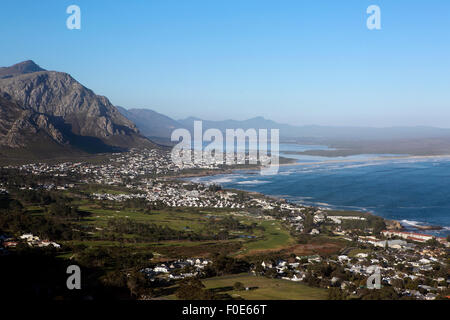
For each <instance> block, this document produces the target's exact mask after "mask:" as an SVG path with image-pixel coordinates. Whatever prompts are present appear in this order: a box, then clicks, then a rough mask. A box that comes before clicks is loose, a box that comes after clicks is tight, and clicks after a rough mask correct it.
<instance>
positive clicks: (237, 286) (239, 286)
mask: <svg viewBox="0 0 450 320" xmlns="http://www.w3.org/2000/svg"><path fill="white" fill-rule="evenodd" d="M233 288H234V290H236V291H241V290H244V285H243V284H242V282H235V283H234V285H233Z"/></svg>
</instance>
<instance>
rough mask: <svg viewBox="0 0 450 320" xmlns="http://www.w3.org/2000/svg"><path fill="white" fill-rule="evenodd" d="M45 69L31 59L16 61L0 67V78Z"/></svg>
mask: <svg viewBox="0 0 450 320" xmlns="http://www.w3.org/2000/svg"><path fill="white" fill-rule="evenodd" d="M40 71H46V70H45V69H43V68H41V67H40V66H38V65H37V64H36V63H35V62H34V61H33V60H26V61H23V62H19V63H16V64H15V65H12V66H10V67H3V68H0V79H2V78H3V79H4V78H11V77H14V76H17V75H21V74H27V73H33V72H40Z"/></svg>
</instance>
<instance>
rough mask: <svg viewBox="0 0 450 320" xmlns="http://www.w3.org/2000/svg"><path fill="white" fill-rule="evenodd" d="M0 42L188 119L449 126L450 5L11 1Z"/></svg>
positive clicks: (112, 93)
mask: <svg viewBox="0 0 450 320" xmlns="http://www.w3.org/2000/svg"><path fill="white" fill-rule="evenodd" d="M71 4H76V5H79V6H80V8H81V14H82V17H81V20H82V22H81V24H82V25H81V30H68V29H67V28H66V19H67V17H68V14H66V8H67V7H68V6H69V5H71ZM371 4H376V5H378V6H380V8H381V24H382V29H381V30H374V31H370V30H368V29H367V28H366V19H367V17H368V15H367V14H366V8H367V7H368V6H369V5H371ZM0 38H1V44H0V52H1V53H0V66H8V65H12V64H14V63H16V62H19V61H22V60H27V59H32V60H34V61H35V62H36V63H38V64H39V65H41V66H42V67H44V68H46V69H49V70H58V71H65V72H68V73H70V74H71V75H72V76H73V77H74V78H76V79H77V80H78V81H80V82H81V83H82V84H84V85H85V86H87V87H89V88H91V89H92V90H94V91H95V92H96V93H97V94H101V95H105V96H107V97H108V98H110V100H111V101H112V102H113V103H114V104H116V105H121V106H124V107H126V108H131V107H138V108H142V107H143V108H150V109H153V110H156V111H158V112H161V113H164V114H167V115H169V116H171V117H174V118H176V119H178V118H184V117H187V116H197V117H200V118H204V119H211V120H220V119H228V118H233V119H246V118H250V117H255V116H264V117H266V118H269V119H273V120H276V121H280V122H285V123H290V124H297V125H303V124H321V125H363V126H392V125H408V126H410V125H433V126H440V127H450V121H448V119H449V117H450V1H447V0H440V1H439V0H428V1H425V0H421V1H418V0H408V1H405V0H389V1H381V0H372V1H365V0H345V1H337V0H330V1H325V0H315V1H313V0H311V1H301V0H295V1H287V0H279V1H275V0H271V1H264V0H258V1H255V0H244V1H243V0H240V1H237V0H202V1H200V0H178V1H173V0H158V1H149V0H130V1H101V0H95V1H92V0H89V1H85V0H78V1H75V0H73V1H65V0H46V1H33V0H28V1H22V0H2V3H1V10H0Z"/></svg>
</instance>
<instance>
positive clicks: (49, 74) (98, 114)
mask: <svg viewBox="0 0 450 320" xmlns="http://www.w3.org/2000/svg"><path fill="white" fill-rule="evenodd" d="M0 114H1V117H0V153H1V155H2V156H3V157H8V156H9V155H11V154H13V155H16V156H17V155H25V154H26V155H27V156H29V157H31V158H41V157H42V156H44V155H45V156H55V155H59V154H61V153H62V152H63V153H69V154H77V153H99V152H111V151H121V150H128V149H130V148H137V147H156V145H155V144H154V143H152V142H151V141H150V140H149V139H147V138H145V137H144V136H142V135H141V134H140V133H139V130H138V128H137V127H136V125H135V124H134V123H133V122H132V121H130V120H129V119H127V118H126V117H124V116H123V115H122V114H121V113H120V112H119V111H118V110H117V108H116V107H115V106H113V105H112V104H111V102H110V101H109V100H108V99H107V98H106V97H104V96H99V95H96V94H95V93H94V92H93V91H92V90H90V89H88V88H86V87H84V86H83V85H81V84H80V83H79V82H77V81H76V80H75V79H74V78H72V77H71V76H70V75H69V74H67V73H64V72H56V71H47V70H44V69H42V68H41V67H39V66H38V65H37V64H35V63H34V62H33V61H31V60H29V61H24V62H21V63H18V64H16V65H13V66H11V67H4V68H0Z"/></svg>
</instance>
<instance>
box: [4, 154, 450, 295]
mask: <svg viewBox="0 0 450 320" xmlns="http://www.w3.org/2000/svg"><path fill="white" fill-rule="evenodd" d="M183 169H185V168H180V167H178V166H175V165H174V164H173V163H172V162H171V160H170V155H169V154H168V153H164V152H161V151H160V150H159V151H155V150H144V151H139V150H133V151H132V152H129V153H121V154H115V155H114V156H111V157H110V158H109V159H108V161H104V162H103V163H87V162H86V163H84V162H76V163H72V162H64V163H60V164H44V163H37V164H26V165H17V166H13V165H9V166H5V167H3V170H17V171H18V172H20V173H22V174H25V175H29V176H33V177H35V179H34V181H33V183H31V184H26V183H17V182H14V183H15V185H12V182H11V181H8V180H7V179H4V181H2V185H1V186H0V187H1V190H0V191H1V193H2V194H3V195H4V196H8V195H9V193H10V190H12V189H13V188H16V189H18V190H20V191H31V192H33V191H35V192H38V191H53V192H75V193H76V192H80V190H83V193H82V194H83V196H84V197H85V200H83V201H93V202H94V203H100V204H101V203H109V204H112V205H113V204H121V203H128V202H129V201H143V203H144V206H148V207H152V208H156V207H159V208H172V209H183V210H189V209H192V210H194V209H195V210H202V209H210V210H219V211H220V210H225V211H224V212H225V213H221V214H225V215H227V216H230V217H232V219H237V220H236V221H238V220H240V219H247V218H248V219H252V221H265V222H266V223H269V224H270V223H275V222H277V223H280V226H282V227H283V228H285V229H286V230H287V231H288V232H289V234H290V236H291V237H292V238H295V239H298V240H297V241H298V243H300V244H301V243H302V241H303V240H302V239H306V240H305V241H310V240H311V239H318V238H321V239H330V240H332V241H340V243H343V245H342V247H341V249H340V250H339V252H336V253H334V254H327V255H320V254H313V255H297V254H290V255H288V256H285V257H284V258H279V255H276V254H275V255H273V257H272V258H271V257H270V256H267V257H263V258H260V259H259V260H251V262H250V263H249V264H248V265H247V267H245V268H243V269H241V270H240V271H241V272H246V273H249V274H252V275H253V276H255V277H268V278H272V279H282V280H286V281H293V282H300V283H305V284H307V285H309V286H315V287H320V288H326V289H327V290H331V291H330V292H333V294H335V295H336V296H333V297H334V298H340V299H347V298H351V297H358V296H361V292H362V291H363V290H367V288H368V287H367V283H366V282H367V279H368V278H369V277H370V276H372V275H373V274H375V273H376V272H379V274H380V284H381V286H382V287H389V288H392V289H393V290H394V292H395V295H396V296H397V297H399V298H402V297H407V298H412V299H420V300H434V299H436V298H442V297H446V296H448V295H449V285H450V278H449V274H448V271H449V266H448V259H449V246H450V245H449V242H448V239H447V238H442V237H436V236H433V235H427V234H424V233H417V232H407V231H405V230H403V229H401V226H399V224H395V223H394V224H392V223H386V222H388V221H385V220H383V219H382V218H379V217H376V216H373V215H371V214H368V213H358V212H350V213H349V212H339V211H332V210H329V209H326V208H321V207H311V206H304V205H300V204H296V203H290V202H288V201H286V200H284V199H281V198H273V197H268V196H264V195H262V194H257V193H249V192H243V191H239V190H225V189H222V188H221V187H220V186H217V185H207V184H200V183H194V182H192V181H189V180H188V179H187V177H186V176H185V175H184V174H183V173H184V171H183ZM189 169H192V168H189ZM195 169H199V170H201V169H208V170H210V169H216V170H217V171H218V172H220V169H218V168H212V167H208V166H198V167H196V168H195ZM177 175H178V176H177ZM49 177H50V178H49ZM49 181H53V182H49ZM58 181H61V182H58ZM87 185H97V186H103V187H102V188H97V189H95V190H92V191H91V190H89V191H86V190H85V189H83V186H87ZM108 187H116V188H119V189H117V190H114V192H111V191H107V188H108ZM102 190H106V191H102ZM209 216H211V214H209ZM127 217H129V216H127ZM129 218H130V219H132V217H129ZM238 224H239V223H238ZM103 228H104V227H102V228H97V229H98V230H101V229H103ZM249 230H250V229H249ZM22 231H23V233H21V234H17V235H12V234H1V235H0V248H1V251H0V252H1V253H0V254H1V255H8V254H9V253H10V251H11V252H12V251H13V250H14V249H15V248H16V247H17V246H19V245H20V244H26V245H27V246H28V247H30V248H34V247H36V248H52V249H53V250H62V247H63V246H64V245H61V244H60V243H59V241H58V239H41V237H39V235H33V234H32V233H31V232H30V230H22ZM233 234H235V235H233ZM261 237H264V235H262V236H261ZM244 238H248V239H249V241H254V239H255V238H257V237H256V236H246V235H245V234H242V233H241V234H239V235H237V233H233V232H232V233H230V234H229V235H228V236H227V239H231V240H232V239H244ZM214 263H215V262H214V259H209V258H205V257H195V256H193V257H183V258H181V257H180V258H179V259H175V260H166V261H163V262H152V263H149V264H148V266H145V267H143V268H141V269H140V270H139V272H140V273H142V274H143V275H145V277H146V278H147V279H148V280H150V281H151V282H153V283H161V282H162V283H175V282H176V281H179V280H183V279H187V278H198V279H205V278H207V277H208V274H210V272H208V270H209V268H211V267H212V266H214ZM333 290H334V291H333ZM336 290H338V293H336Z"/></svg>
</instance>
